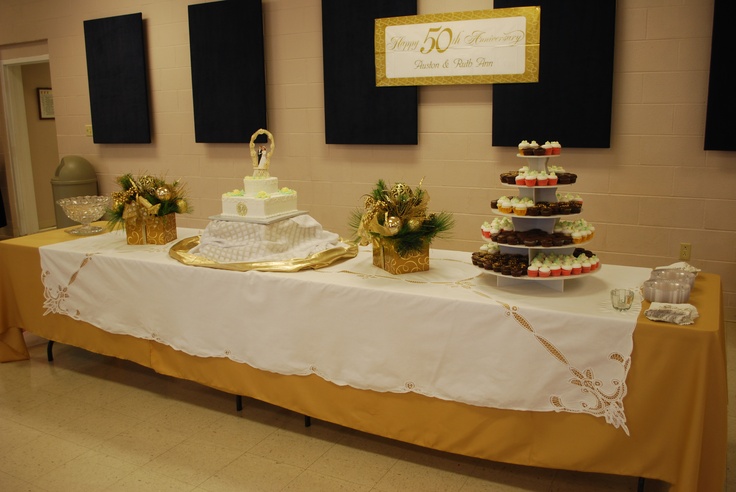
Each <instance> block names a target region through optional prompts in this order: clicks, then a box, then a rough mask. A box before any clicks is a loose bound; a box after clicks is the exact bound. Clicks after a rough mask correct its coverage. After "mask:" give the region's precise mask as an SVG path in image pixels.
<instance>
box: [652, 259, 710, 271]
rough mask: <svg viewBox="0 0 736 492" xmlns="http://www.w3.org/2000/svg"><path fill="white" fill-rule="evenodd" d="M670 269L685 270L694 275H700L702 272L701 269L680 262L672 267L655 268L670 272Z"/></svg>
mask: <svg viewBox="0 0 736 492" xmlns="http://www.w3.org/2000/svg"><path fill="white" fill-rule="evenodd" d="M668 269H674V270H685V271H686V272H693V273H698V272H699V271H700V268H696V267H694V266H692V265H691V264H689V263H686V262H684V261H678V262H677V263H673V264H671V265H667V266H658V267H656V268H655V270H668Z"/></svg>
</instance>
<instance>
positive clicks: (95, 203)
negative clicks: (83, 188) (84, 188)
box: [56, 196, 110, 236]
mask: <svg viewBox="0 0 736 492" xmlns="http://www.w3.org/2000/svg"><path fill="white" fill-rule="evenodd" d="M56 203H58V204H59V206H60V207H61V209H62V210H64V213H65V214H66V216H67V217H69V218H70V219H72V220H73V221H75V222H79V223H80V224H82V226H81V227H76V228H74V229H68V230H67V231H66V232H68V233H69V234H78V235H80V236H89V235H91V234H97V233H98V232H102V227H99V226H93V225H90V224H91V223H92V222H94V221H96V220H100V219H101V218H102V216H103V215H105V211H106V210H107V207H108V205H109V203H110V197H108V196H75V197H72V198H62V199H61V200H57V201H56Z"/></svg>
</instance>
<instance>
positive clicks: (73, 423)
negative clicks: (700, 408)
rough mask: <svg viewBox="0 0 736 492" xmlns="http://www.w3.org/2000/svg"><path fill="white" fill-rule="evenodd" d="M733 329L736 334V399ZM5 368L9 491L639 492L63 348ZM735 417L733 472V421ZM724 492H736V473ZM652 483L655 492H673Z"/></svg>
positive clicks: (612, 480)
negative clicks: (413, 440)
mask: <svg viewBox="0 0 736 492" xmlns="http://www.w3.org/2000/svg"><path fill="white" fill-rule="evenodd" d="M734 330H736V324H735V323H729V324H727V332H728V336H727V343H728V359H729V389H730V391H729V394H730V401H732V400H733V397H734V386H736V385H734V381H736V377H734V376H735V375H736V372H735V370H734V366H736V364H734V362H736V333H733V332H734ZM54 352H55V359H56V360H55V362H54V363H53V364H49V363H48V362H47V361H46V352H45V345H36V346H34V347H33V348H32V359H31V360H30V361H26V362H14V363H7V364H0V490H2V491H4V492H11V491H12V492H14V491H54V492H63V491H74V492H80V491H81V492H87V491H94V490H107V491H126V492H127V491H136V492H141V491H189V490H193V491H211V492H226V491H239V492H241V491H258V492H262V491H272V490H284V491H318V492H330V491H377V492H378V491H381V492H392V491H400V492H412V491H422V492H425V491H461V492H482V491H494V492H495V491H512V490H514V491H521V490H525V491H565V492H579V491H596V492H605V491H634V490H636V485H637V480H636V479H635V478H631V477H617V476H608V475H594V474H586V473H573V472H567V471H559V470H547V469H540V468H529V467H522V466H511V465H505V464H500V463H492V462H487V461H482V460H476V459H470V458H464V457H459V456H455V455H450V454H446V453H440V452H435V451H431V450H427V449H423V448H419V447H415V446H411V445H406V444H402V443H398V442H395V441H390V440H387V439H382V438H378V437H375V436H371V435H366V434H363V433H360V432H356V431H352V430H349V429H345V428H341V427H338V426H335V425H331V424H328V423H325V422H321V421H314V422H313V425H312V426H311V427H309V428H305V427H304V420H303V418H302V417H301V416H300V415H297V414H294V413H292V412H289V411H286V410H283V409H280V408H276V407H272V406H270V405H267V404H264V403H260V402H258V401H253V400H248V399H246V400H245V401H244V404H245V409H244V411H243V412H242V414H239V413H238V412H236V411H235V401H234V398H233V397H232V396H231V395H227V394H223V393H220V392H218V391H215V390H211V389H208V388H205V387H203V386H200V385H197V384H194V383H189V382H185V381H179V380H175V379H172V378H168V377H164V376H161V375H157V374H155V373H153V372H152V371H150V370H148V369H144V368H141V367H140V366H137V365H135V364H133V363H128V362H124V361H120V360H116V359H111V358H106V357H103V356H100V355H96V354H91V353H88V352H85V351H83V350H80V349H76V348H73V347H68V346H64V345H59V344H57V345H56V346H55V350H54ZM734 415H735V412H734V406H733V405H730V408H729V450H730V451H729V453H730V455H729V464H731V463H732V462H733V461H734V455H735V454H736V432H735V431H734V427H736V425H734V424H736V417H735V416H734ZM729 468H730V470H729V478H730V480H731V481H730V482H729V483H728V484H727V487H726V490H736V481H734V477H733V468H732V466H729ZM665 489H666V487H665V486H664V484H662V483H659V482H654V481H647V482H646V491H647V492H651V491H658V490H665Z"/></svg>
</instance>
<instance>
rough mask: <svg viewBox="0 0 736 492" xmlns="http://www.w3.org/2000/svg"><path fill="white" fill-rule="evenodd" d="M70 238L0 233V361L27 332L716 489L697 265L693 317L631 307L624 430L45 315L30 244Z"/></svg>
mask: <svg viewBox="0 0 736 492" xmlns="http://www.w3.org/2000/svg"><path fill="white" fill-rule="evenodd" d="M73 239H74V237H73V236H71V235H69V234H66V233H65V232H64V231H63V230H55V231H50V232H44V233H40V234H34V235H31V236H25V237H21V238H15V239H10V240H6V241H0V361H3V362H9V361H17V360H24V359H27V358H28V351H27V349H26V346H25V341H24V339H23V335H22V331H23V330H27V331H29V332H31V333H34V334H36V335H38V336H41V337H44V338H47V339H49V340H54V341H57V342H60V343H65V344H69V345H74V346H77V347H81V348H84V349H86V350H90V351H92V352H96V353H100V354H104V355H109V356H113V357H118V358H121V359H126V360H130V361H133V362H136V363H138V364H141V365H143V366H146V367H150V368H152V369H153V370H155V371H157V372H159V373H161V374H166V375H170V376H174V377H178V378H183V379H188V380H191V381H196V382H198V383H201V384H204V385H207V386H210V387H212V388H216V389H219V390H222V391H225V392H228V393H232V394H235V395H243V396H248V397H253V398H256V399H259V400H262V401H265V402H269V403H272V404H274V405H278V406H281V407H283V408H288V409H290V410H293V411H295V412H299V413H302V414H304V415H310V416H313V417H315V418H319V419H321V420H326V421H330V422H333V423H336V424H339V425H344V426H347V427H350V428H354V429H357V430H360V431H364V432H368V433H372V434H377V435H381V436H385V437H389V438H393V439H397V440H401V441H405V442H409V443H413V444H417V445H420V446H425V447H429V448H434V449H438V450H442V451H448V452H452V453H457V454H462V455H467V456H474V457H478V458H483V459H488V460H493V461H501V462H507V463H515V464H521V465H530V466H538V467H548V468H558V469H568V470H578V471H588V472H598V473H611V474H620V475H629V476H640V477H645V478H653V479H659V480H663V481H665V482H669V483H670V484H672V490H678V491H718V492H721V491H722V490H723V483H724V479H725V470H726V405H727V387H726V364H725V335H724V325H723V309H722V293H721V282H720V277H719V276H717V275H713V274H702V273H701V274H700V276H699V277H698V279H697V282H696V286H695V288H694V289H693V292H692V294H691V299H690V302H691V303H692V304H694V305H695V306H697V308H698V311H699V313H700V317H699V318H698V319H697V320H696V323H695V324H694V325H691V326H677V325H670V324H662V323H655V322H652V321H649V320H648V319H646V318H645V317H644V316H643V315H640V316H639V319H638V321H637V328H636V330H635V332H634V351H633V353H632V368H631V371H630V372H629V376H628V378H627V384H628V395H627V396H626V398H625V400H624V403H625V405H626V413H627V418H628V425H629V429H630V430H631V437H627V436H626V435H625V434H624V433H623V432H621V431H620V430H619V429H615V428H613V427H612V426H611V425H608V424H607V423H606V422H605V421H604V420H603V419H596V418H592V417H590V416H589V415H578V414H571V413H565V412H562V413H553V412H520V411H511V410H498V409H493V408H484V407H475V406H471V405H466V404H462V403H457V402H451V401H444V400H439V399H436V398H429V397H425V396H422V395H418V394H415V393H402V394H398V393H378V392H373V391H367V390H358V389H354V388H351V387H347V386H337V385H335V384H332V383H329V382H327V381H325V380H323V379H321V378H319V377H318V376H314V375H310V376H283V375H278V374H274V373H270V372H265V371H260V370H257V369H254V368H252V367H250V366H248V365H246V364H239V363H236V362H233V361H231V360H228V359H218V358H198V357H193V356H190V355H187V354H185V353H182V352H177V351H175V350H173V349H172V348H170V347H168V346H165V345H162V344H159V343H157V342H154V341H149V340H143V339H138V338H134V337H131V336H126V335H116V334H111V333H108V332H105V331H103V330H100V329H98V328H96V327H94V326H92V325H89V324H87V323H84V322H80V321H75V320H73V319H72V318H69V317H67V316H62V315H49V316H43V312H44V309H43V301H44V296H43V285H42V283H41V272H40V257H39V252H38V248H39V247H40V246H42V245H45V244H53V243H56V242H60V241H66V240H73ZM647 305H648V303H646V302H645V303H644V308H643V310H644V309H646V307H647ZM643 310H642V312H643ZM338 402H339V404H337V403H338Z"/></svg>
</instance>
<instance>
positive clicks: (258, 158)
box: [250, 128, 276, 178]
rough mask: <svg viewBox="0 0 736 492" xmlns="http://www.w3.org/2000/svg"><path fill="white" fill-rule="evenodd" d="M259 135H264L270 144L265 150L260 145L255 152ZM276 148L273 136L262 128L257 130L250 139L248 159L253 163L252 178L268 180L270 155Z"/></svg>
mask: <svg viewBox="0 0 736 492" xmlns="http://www.w3.org/2000/svg"><path fill="white" fill-rule="evenodd" d="M259 135H266V137H268V139H269V141H270V142H271V148H270V149H267V148H266V146H265V145H261V146H259V147H258V150H256V138H258V136H259ZM275 147H276V142H275V141H274V138H273V135H271V132H269V131H268V130H264V129H263V128H261V129H259V130H258V131H257V132H255V133H254V134H253V135H251V137H250V158H251V160H252V161H253V177H254V178H268V177H269V174H268V167H269V166H270V165H271V155H272V154H273V149H274V148H275Z"/></svg>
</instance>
